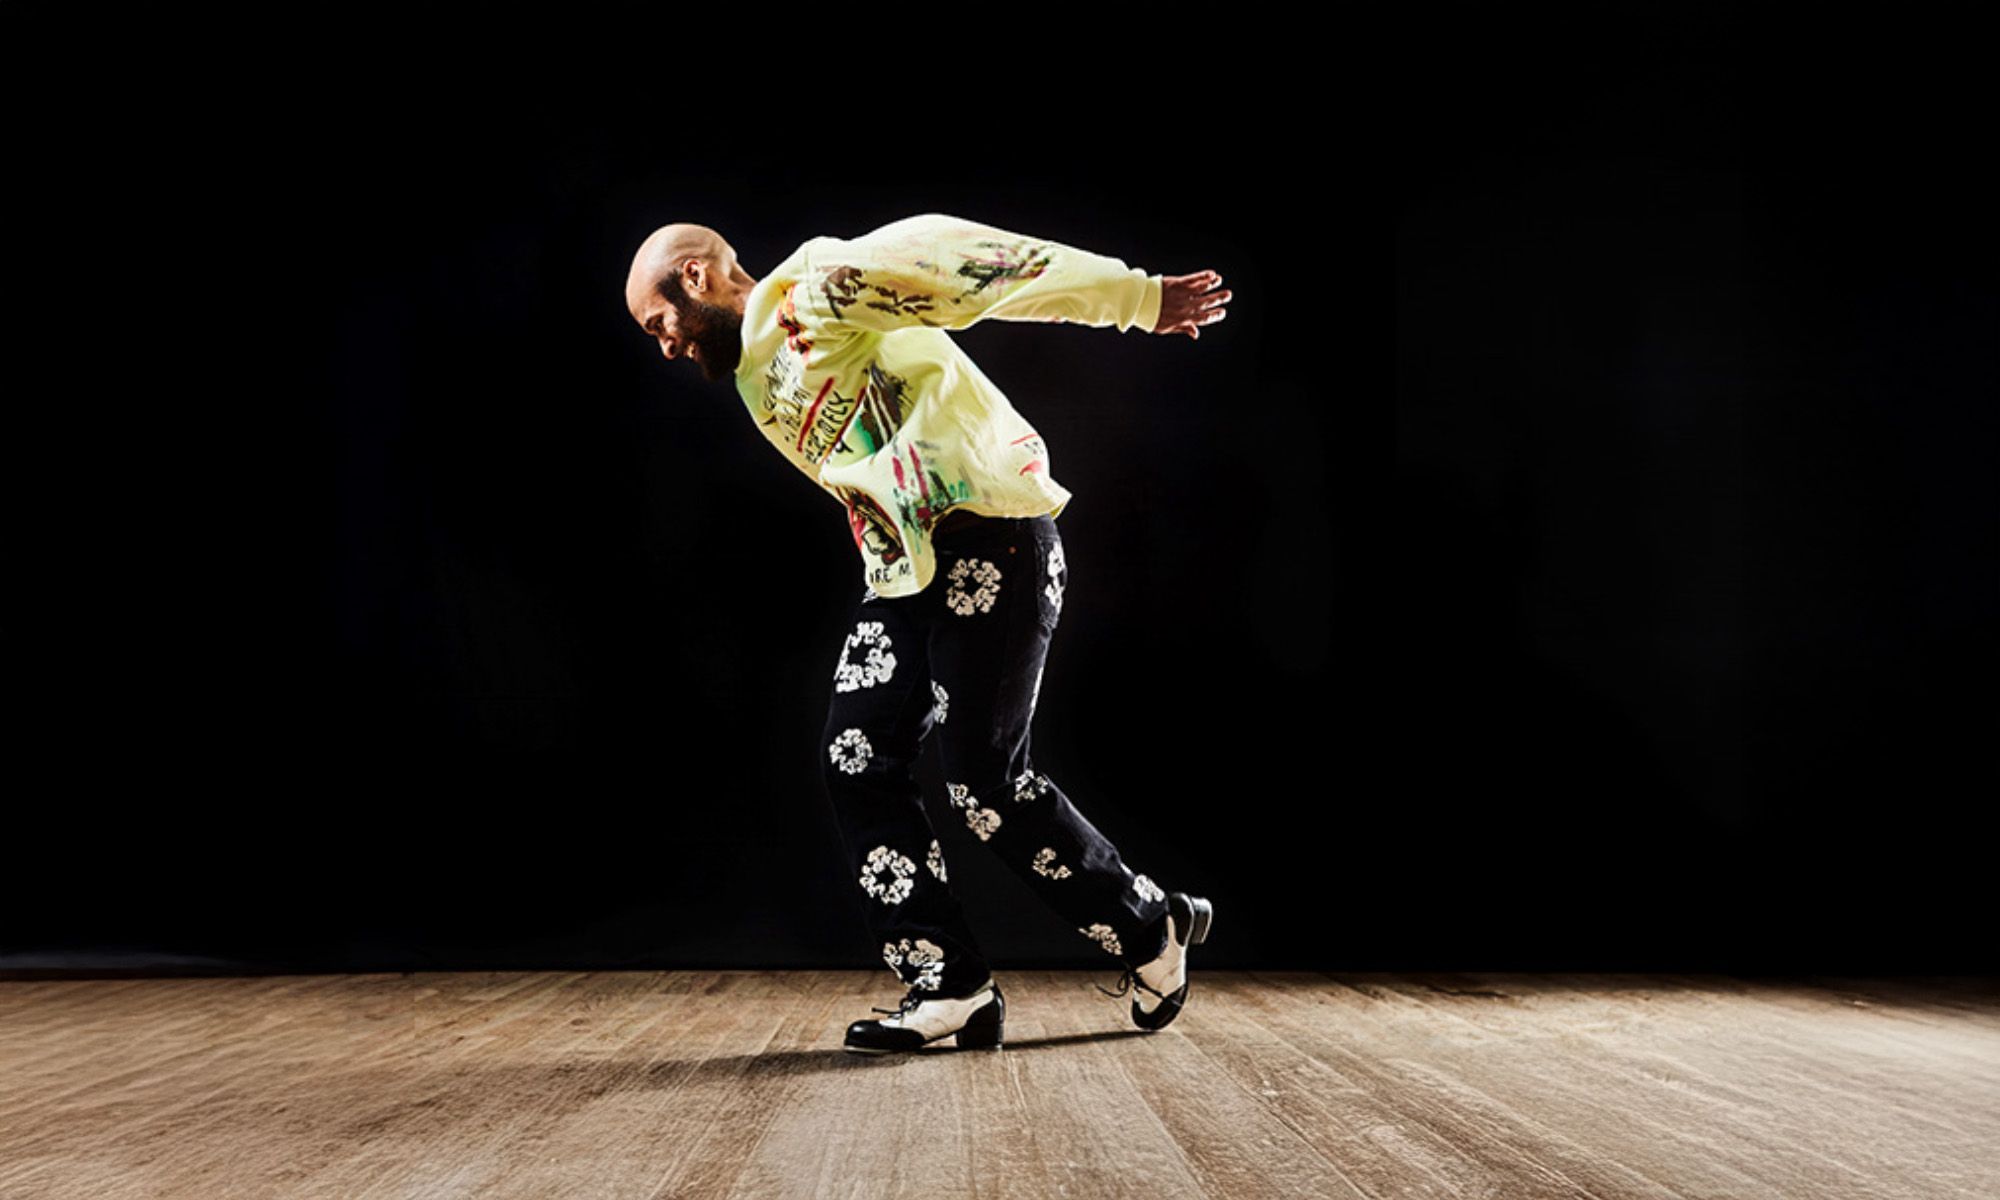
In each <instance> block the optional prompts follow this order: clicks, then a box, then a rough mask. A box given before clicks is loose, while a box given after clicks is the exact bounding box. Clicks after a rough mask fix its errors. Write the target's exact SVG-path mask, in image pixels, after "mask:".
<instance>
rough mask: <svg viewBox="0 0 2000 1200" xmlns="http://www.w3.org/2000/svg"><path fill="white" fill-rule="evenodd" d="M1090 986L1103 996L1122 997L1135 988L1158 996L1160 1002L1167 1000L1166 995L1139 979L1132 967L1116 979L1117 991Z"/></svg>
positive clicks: (1094, 985) (1135, 969)
mask: <svg viewBox="0 0 2000 1200" xmlns="http://www.w3.org/2000/svg"><path fill="white" fill-rule="evenodd" d="M1090 986H1092V987H1094V988H1097V990H1098V991H1100V992H1104V994H1105V995H1107V996H1123V995H1125V994H1126V993H1127V992H1130V991H1131V990H1132V989H1133V988H1135V987H1136V988H1144V989H1145V990H1146V991H1149V992H1152V993H1153V994H1154V995H1155V996H1158V997H1159V998H1160V999H1162V1000H1165V999H1166V998H1167V996H1166V993H1164V992H1161V991H1158V990H1156V989H1154V988H1153V987H1152V986H1151V985H1150V984H1148V983H1147V982H1146V981H1145V980H1143V979H1141V978H1139V968H1137V967H1133V966H1127V967H1126V968H1125V973H1124V974H1122V975H1120V976H1119V977H1118V990H1117V991H1115V992H1112V991H1105V990H1104V989H1103V988H1101V987H1098V986H1097V984H1095V983H1092V984H1091V985H1090Z"/></svg>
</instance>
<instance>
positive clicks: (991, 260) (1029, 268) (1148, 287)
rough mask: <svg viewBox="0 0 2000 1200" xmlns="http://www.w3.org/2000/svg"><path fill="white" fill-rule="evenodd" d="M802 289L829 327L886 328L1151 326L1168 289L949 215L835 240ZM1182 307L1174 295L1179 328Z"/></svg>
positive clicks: (1138, 274)
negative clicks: (996, 323) (984, 323)
mask: <svg viewBox="0 0 2000 1200" xmlns="http://www.w3.org/2000/svg"><path fill="white" fill-rule="evenodd" d="M800 291H801V297H800V299H801V307H802V308H804V309H807V310H808V311H807V313H806V315H807V316H808V319H809V320H812V321H813V322H814V323H816V324H818V325H820V326H821V327H822V328H826V327H842V326H844V327H847V328H852V329H867V330H875V331H878V332H887V331H889V330H892V329H902V328H908V327H911V326H930V327H932V328H938V329H964V328H965V327H966V326H968V325H972V324H974V323H975V322H978V321H981V320H984V319H986V318H988V317H996V318H999V319H1001V320H1012V321H1063V322H1071V323H1074V324H1079V325H1094V326H1107V325H1115V326H1116V327H1117V328H1118V329H1119V330H1120V331H1124V330H1127V329H1130V328H1132V327H1133V326H1135V325H1136V326H1137V327H1139V328H1140V329H1146V330H1151V329H1154V327H1155V324H1156V323H1158V322H1159V320H1160V317H1161V314H1162V312H1163V309H1164V303H1165V298H1166V294H1167V288H1166V285H1165V281H1164V279H1163V278H1162V277H1161V276H1159V275H1149V274H1147V273H1146V272H1145V271H1142V270H1140V269H1139V268H1137V267H1128V266H1126V265H1125V263H1123V262H1122V261H1120V260H1118V259H1116V258H1110V257H1107V256H1105V255H1102V254H1093V253H1090V252H1089V251H1087V250H1079V249H1077V248H1075V247H1073V246H1065V245H1063V244H1062V243H1060V242H1054V241H1050V240H1048V239H1047V238H1036V237H1029V236H1027V235H1025V234H1019V233H1012V232H1009V231H1007V230H1004V229H998V228H995V227H994V226H991V225H983V224H980V223H978V222H976V221H967V220H964V219H962V218H958V217H950V216H945V215H943V214H941V213H926V214H924V215H922V216H918V217H910V218H907V219H905V220H902V221H896V222H894V223H892V224H889V225H885V226H883V227H882V228H880V229H877V230H875V231H874V232H873V233H870V234H868V235H866V236H864V237H860V238H855V239H853V240H849V241H840V240H836V239H828V241H827V243H826V244H825V246H824V247H823V248H821V249H820V250H819V251H818V252H816V253H814V254H813V255H812V257H811V268H810V274H809V278H808V280H807V286H806V287H805V288H802V289H800ZM1183 307H1184V306H1183V305H1181V303H1180V302H1179V301H1176V307H1175V309H1174V312H1175V313H1176V317H1175V320H1176V325H1177V326H1178V325H1179V324H1181V323H1185V321H1186V320H1187V317H1186V315H1185V313H1184V312H1183V311H1182V309H1183ZM1162 332H1165V330H1162Z"/></svg>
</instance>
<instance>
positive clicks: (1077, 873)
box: [914, 517, 1167, 964]
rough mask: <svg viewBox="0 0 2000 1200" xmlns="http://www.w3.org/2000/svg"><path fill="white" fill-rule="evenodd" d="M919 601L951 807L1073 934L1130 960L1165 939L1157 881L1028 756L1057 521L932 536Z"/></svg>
mask: <svg viewBox="0 0 2000 1200" xmlns="http://www.w3.org/2000/svg"><path fill="white" fill-rule="evenodd" d="M936 546H937V552H938V576H937V579H936V580H935V581H934V582H933V583H932V585H931V587H930V588H928V589H926V592H925V593H919V594H918V596H917V597H914V598H916V599H921V598H923V596H924V595H926V594H928V593H931V592H935V593H936V595H935V596H934V597H932V599H931V600H930V601H929V603H928V606H927V607H926V608H925V610H924V616H925V619H926V621H927V622H928V624H929V626H930V643H929V650H930V667H931V675H932V678H933V679H934V680H935V681H936V682H937V684H938V685H939V686H940V687H941V688H943V689H944V692H945V694H946V697H947V703H946V706H945V712H944V717H943V721H942V723H941V724H940V725H939V726H938V737H939V740H940V742H941V743H942V747H941V748H942V751H943V759H944V776H945V779H946V781H947V788H948V790H949V793H950V800H951V803H952V806H953V807H954V808H956V809H957V810H958V811H959V812H961V813H962V814H963V815H964V817H965V821H966V824H967V826H968V827H969V828H971V830H972V831H973V833H974V834H976V835H977V836H978V837H979V838H980V839H981V840H982V841H984V842H985V843H986V845H987V846H988V847H989V848H990V849H992V850H993V851H994V852H995V853H996V854H998V855H999V856H1000V857H1001V859H1002V861H1004V862H1005V863H1006V864H1007V865H1008V866H1009V867H1010V868H1012V869H1013V870H1014V871H1015V872H1016V873H1017V874H1019V875H1020V876H1021V878H1022V879H1024V880H1026V881H1027V883H1028V885H1029V887H1031V888H1032V889H1033V890H1034V892H1035V894H1036V895H1038V896H1040V897H1041V898H1042V900H1043V901H1044V902H1045V903H1047V904H1048V905H1049V907H1050V908H1053V909H1054V910H1055V911H1056V912H1057V913H1059V914H1061V915H1062V917H1063V919H1064V920H1066V921H1068V922H1069V923H1070V925H1071V926H1073V927H1074V928H1075V929H1076V931H1077V932H1078V934H1080V935H1081V936H1083V937H1087V938H1089V939H1090V940H1091V941H1093V942H1095V943H1097V945H1098V946H1100V947H1101V948H1102V949H1103V950H1104V951H1105V953H1107V954H1110V955H1113V956H1115V957H1118V958H1121V959H1123V960H1125V961H1126V962H1127V963H1132V964H1137V963H1144V962H1147V961H1149V960H1151V959H1152V958H1154V957H1156V956H1157V955H1158V954H1159V953H1160V952H1161V950H1162V949H1163V948H1164V946H1165V945H1166V913H1167V901H1166V894H1165V892H1164V891H1163V890H1162V889H1161V888H1160V887H1159V886H1158V885H1156V884H1155V883H1154V882H1153V881H1152V880H1151V879H1148V878H1147V877H1146V876H1145V875H1143V874H1138V873H1135V872H1134V871H1133V870H1132V869H1131V868H1130V867H1128V866H1126V864H1125V862H1124V860H1123V859H1122V858H1121V857H1120V856H1119V853H1118V849H1117V847H1115V846H1113V845H1112V844H1111V841H1110V839H1108V838H1106V837H1105V836H1104V835H1103V834H1102V833H1101V832H1099V831H1098V829H1097V828H1096V827H1095V826H1094V825H1092V824H1091V823H1090V822H1089V821H1088V820H1085V819H1084V816H1083V814H1082V813H1080V812H1078V811H1077V809H1076V806H1075V805H1074V804H1072V803H1070V800H1069V798H1068V797H1067V796H1065V795H1064V794H1063V792H1062V789H1061V788H1059V787H1057V786H1056V784H1055V782H1054V781H1053V780H1051V779H1050V778H1049V777H1048V776H1047V775H1045V774H1043V773H1042V772H1040V771H1037V770H1036V769H1035V768H1034V764H1033V763H1032V762H1031V761H1030V758H1029V725H1030V723H1031V721H1032V719H1033V717H1034V709H1035V702H1036V700H1037V699H1039V696H1040V692H1041V677H1042V667H1043V662H1044V660H1045V659H1046V657H1047V655H1048V649H1049V642H1050V639H1051V637H1052V636H1053V634H1054V633H1055V627H1056V622H1057V620H1058V618H1059V617H1060V615H1061V612H1062V591H1063V588H1064V587H1066V586H1067V585H1068V583H1069V567H1068V563H1067V561H1066V559H1065V556H1064V553H1063V549H1062V538H1061V536H1060V535H1059V534H1058V533H1057V531H1056V524H1055V521H1054V520H1053V519H1051V518H1047V517H1040V518H1034V519H1030V520H1014V521H993V520H988V521H982V522H979V523H978V524H976V525H973V526H970V527H967V528H965V529H963V530H960V531H953V532H952V533H951V534H950V535H949V537H948V538H946V537H940V538H939V539H938V540H937V543H936Z"/></svg>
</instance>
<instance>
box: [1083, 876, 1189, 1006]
mask: <svg viewBox="0 0 2000 1200" xmlns="http://www.w3.org/2000/svg"><path fill="white" fill-rule="evenodd" d="M1214 916H1215V906H1214V905H1212V904H1210V903H1209V902H1208V901H1207V900H1205V899H1203V898H1202V897H1200V896H1190V895H1188V894H1187V893H1186V892H1173V893H1171V894H1169V895H1168V896H1167V946H1166V949H1165V950H1162V951H1161V952H1160V956H1159V957H1158V958H1156V959H1154V960H1153V961H1151V962H1149V963H1145V964H1142V965H1140V966H1137V967H1131V966H1128V967H1126V968H1125V973H1124V974H1123V975H1121V976H1119V977H1118V986H1117V990H1115V991H1105V989H1103V988H1101V987H1100V988H1098V989H1097V990H1098V991H1100V992H1104V994H1105V995H1107V996H1123V995H1124V994H1125V993H1127V992H1131V993H1132V1023H1133V1024H1134V1025H1137V1026H1138V1027H1139V1028H1141V1029H1148V1030H1151V1029H1165V1028H1166V1027H1167V1024H1168V1022H1170V1021H1172V1020H1173V1019H1174V1018H1175V1017H1178V1016H1180V1015H1181V1009H1182V1008H1184V1007H1186V1006H1187V998H1188V985H1189V983H1190V982H1191V981H1190V980H1189V979H1188V971H1187V951H1188V947H1189V946H1192V945H1195V944H1196V943H1198V942H1202V941H1206V940H1207V938H1208V926H1209V922H1210V921H1211V920H1212V919H1213V918H1214Z"/></svg>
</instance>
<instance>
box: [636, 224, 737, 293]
mask: <svg viewBox="0 0 2000 1200" xmlns="http://www.w3.org/2000/svg"><path fill="white" fill-rule="evenodd" d="M690 260H692V261H693V262H694V263H699V264H700V266H699V267H692V266H691V264H690ZM734 274H736V249H735V247H733V246H731V245H730V244H729V243H728V242H726V241H724V240H722V235H721V234H719V233H717V232H716V231H715V230H713V229H710V228H709V227H708V226H706V225H695V224H691V223H688V222H681V223H678V224H674V225H662V226H660V227H659V228H658V229H655V230H654V231H653V232H652V233H651V234H650V235H649V236H648V237H647V238H646V240H645V241H644V242H641V243H640V244H639V252H638V253H637V254H635V255H633V256H632V270H631V273H630V274H628V275H627V276H626V277H625V307H627V308H629V309H631V310H632V311H633V312H634V313H635V314H636V313H637V312H638V309H639V306H640V302H641V301H642V300H643V298H644V297H646V296H648V295H658V294H659V291H660V284H661V283H662V282H663V281H664V280H665V279H666V278H667V277H668V276H669V275H678V276H679V277H680V280H681V285H682V290H684V291H686V292H687V293H688V294H690V295H696V294H699V293H700V292H701V291H703V290H704V289H705V287H712V286H713V284H714V283H715V282H718V281H721V280H726V279H728V278H729V277H730V276H732V275H734ZM698 276H699V277H700V278H699V280H698V279H697V277H698ZM697 282H699V283H700V284H702V285H704V286H699V287H698V286H696V284H697ZM709 299H710V300H711V302H712V301H713V300H714V297H712V296H711V297H710V298H709Z"/></svg>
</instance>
